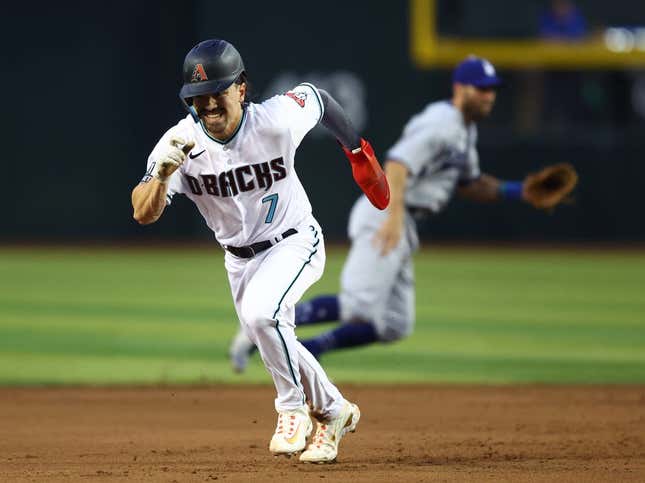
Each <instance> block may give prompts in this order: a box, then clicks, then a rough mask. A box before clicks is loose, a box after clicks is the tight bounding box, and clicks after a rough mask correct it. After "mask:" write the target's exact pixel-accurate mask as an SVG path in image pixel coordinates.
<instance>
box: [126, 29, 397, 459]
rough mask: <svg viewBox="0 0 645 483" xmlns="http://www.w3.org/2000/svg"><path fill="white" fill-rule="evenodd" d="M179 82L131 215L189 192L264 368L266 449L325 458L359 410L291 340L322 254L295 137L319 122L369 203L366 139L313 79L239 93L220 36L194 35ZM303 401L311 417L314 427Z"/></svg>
mask: <svg viewBox="0 0 645 483" xmlns="http://www.w3.org/2000/svg"><path fill="white" fill-rule="evenodd" d="M183 75H184V84H183V87H182V88H181V91H180V94H179V95H180V98H181V100H182V103H183V104H184V106H185V107H186V109H187V110H188V115H187V116H186V117H185V118H184V119H182V120H181V121H179V122H178V123H177V124H176V125H175V126H173V127H172V128H170V129H169V130H168V131H167V132H166V133H165V134H164V135H163V136H162V137H161V139H160V140H159V142H158V143H157V145H156V146H155V147H154V149H153V150H152V153H151V154H150V157H149V158H148V165H147V166H148V169H147V172H146V174H145V176H144V177H143V179H142V180H141V182H140V183H139V184H138V185H137V186H136V187H135V188H134V190H133V191H132V205H133V208H134V218H135V219H136V220H137V221H138V222H139V223H141V224H148V223H153V222H155V221H156V220H157V219H159V217H160V216H161V214H162V212H163V211H164V209H165V207H166V205H169V204H170V203H171V200H172V198H173V196H174V195H175V194H178V193H181V194H184V195H186V196H187V197H188V198H190V199H191V200H192V201H193V202H194V203H195V204H196V205H197V208H198V209H199V211H200V213H201V214H202V216H203V217H204V220H205V221H206V224H207V225H208V226H209V227H210V228H211V229H212V230H213V232H214V234H215V237H216V239H217V241H218V242H219V243H220V244H221V245H222V247H223V248H224V249H225V250H226V254H225V257H224V263H225V267H226V270H227V272H228V279H229V283H230V287H231V292H232V295H233V302H234V304H235V309H236V311H237V314H238V317H239V319H240V323H241V325H242V327H243V328H244V331H245V333H246V334H247V335H248V337H249V338H250V340H251V341H253V343H254V344H255V345H256V346H257V348H258V350H259V352H260V355H261V357H262V360H263V362H264V364H265V366H266V368H267V370H268V371H269V373H270V374H271V377H272V378H273V382H274V384H275V388H276V391H277V397H276V399H275V409H276V411H277V413H278V423H277V426H276V429H275V433H274V434H273V437H272V438H271V442H270V444H269V450H270V451H271V453H273V454H275V455H291V454H293V453H297V452H300V451H303V450H305V451H304V452H303V453H302V454H301V455H300V460H301V461H304V462H317V463H319V462H329V461H333V460H335V459H336V455H337V452H338V443H339V441H340V439H341V438H342V436H343V435H344V434H345V433H347V432H349V431H354V430H355V428H356V425H357V423H358V421H359V418H360V411H359V408H358V406H357V405H356V404H352V403H351V402H349V401H347V400H346V399H345V398H343V396H342V394H341V393H340V392H339V390H338V389H337V388H336V386H334V385H333V384H332V383H331V382H330V381H329V379H328V378H327V375H326V374H325V371H324V370H323V368H322V367H321V366H320V364H319V363H318V361H317V360H316V358H315V357H314V356H312V355H311V353H309V351H307V349H306V348H305V347H304V346H303V345H302V344H300V342H298V341H297V340H296V335H295V331H294V329H295V323H294V316H295V305H296V302H298V300H299V299H300V297H301V296H302V294H303V293H304V291H305V290H306V289H307V288H308V287H309V286H310V285H312V284H313V283H314V282H315V281H317V280H318V279H319V278H320V276H321V275H322V272H323V266H324V264H325V245H324V240H323V234H322V229H321V228H320V226H319V224H318V222H317V221H316V219H315V218H314V217H313V215H312V210H311V205H310V203H309V200H308V198H307V195H306V193H305V190H304V188H303V186H302V184H301V183H300V180H299V179H298V176H297V175H296V172H295V169H294V156H295V152H296V149H297V147H298V145H299V144H300V142H301V140H302V139H303V137H304V136H305V134H307V132H308V131H309V130H310V129H312V128H313V127H314V126H315V125H316V124H317V123H318V122H321V123H322V124H323V125H324V126H326V127H327V128H328V129H329V130H330V131H331V132H332V134H334V135H335V136H336V137H337V138H338V140H339V141H340V142H341V144H342V146H343V148H344V150H345V153H346V154H347V156H348V158H349V160H350V162H351V164H352V172H353V175H354V178H355V180H356V182H357V183H358V184H359V186H360V187H361V189H362V190H363V191H364V192H365V193H366V196H367V197H368V198H369V199H370V200H371V202H372V203H374V205H375V206H376V207H377V211H378V210H379V209H380V210H382V209H384V208H386V206H387V204H388V201H389V189H388V184H387V181H386V178H385V175H384V173H383V171H382V170H381V168H380V166H379V164H378V161H377V159H376V157H375V156H374V153H373V151H372V149H371V147H370V145H369V143H368V142H367V141H365V140H364V139H361V138H360V137H359V136H358V134H357V133H356V131H355V130H354V128H353V127H352V125H351V124H350V122H349V121H348V119H347V117H346V116H345V113H344V112H343V110H342V109H341V108H340V106H339V105H338V104H337V103H336V101H335V100H334V99H332V98H331V97H330V96H329V94H328V93H327V92H325V91H323V90H318V89H317V88H316V87H314V86H313V85H311V84H300V85H298V86H295V87H294V88H293V89H292V90H291V91H289V92H287V93H285V94H283V95H278V96H275V97H272V98H270V99H268V100H266V101H264V102H262V103H260V104H255V103H251V102H247V101H246V95H247V82H246V80H247V75H246V72H245V68H244V64H243V62H242V58H241V56H240V54H239V53H238V51H237V50H236V49H235V47H233V45H231V44H230V43H228V42H226V41H224V40H217V39H213V40H206V41H204V42H201V43H199V44H197V45H196V46H195V47H194V48H193V49H192V50H190V52H189V53H188V55H187V56H186V59H185V61H184V69H183ZM309 408H311V410H312V414H315V415H316V416H317V417H318V419H317V427H316V431H315V434H314V436H313V438H312V440H311V443H310V444H309V445H308V446H307V442H306V440H307V437H308V436H310V434H311V433H312V430H313V424H312V421H311V419H310V413H309Z"/></svg>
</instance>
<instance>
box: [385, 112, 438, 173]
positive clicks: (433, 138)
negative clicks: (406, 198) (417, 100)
mask: <svg viewBox="0 0 645 483" xmlns="http://www.w3.org/2000/svg"><path fill="white" fill-rule="evenodd" d="M415 121H416V120H414V119H413V120H412V121H410V122H409V123H408V124H407V125H406V127H405V128H404V129H403V134H402V135H401V137H400V138H399V139H398V141H397V142H396V143H394V146H392V147H391V148H390V149H389V151H388V152H387V154H386V158H387V159H389V160H392V161H398V162H400V163H402V164H403V165H405V166H406V167H407V168H408V169H409V170H410V173H411V174H412V175H413V176H417V175H418V174H419V173H420V172H421V171H422V170H423V169H424V167H425V166H427V165H428V164H429V163H430V161H432V159H433V158H434V157H435V156H436V155H437V154H439V153H440V152H441V150H442V149H443V144H444V142H443V136H442V135H441V133H440V132H438V130H436V129H432V127H429V126H425V125H423V124H422V123H420V122H415Z"/></svg>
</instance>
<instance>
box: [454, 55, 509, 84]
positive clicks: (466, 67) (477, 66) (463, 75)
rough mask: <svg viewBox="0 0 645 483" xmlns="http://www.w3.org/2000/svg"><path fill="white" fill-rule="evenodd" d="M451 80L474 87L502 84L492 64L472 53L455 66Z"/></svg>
mask: <svg viewBox="0 0 645 483" xmlns="http://www.w3.org/2000/svg"><path fill="white" fill-rule="evenodd" d="M452 81H453V82H458V83H460V84H469V85H473V86H475V87H499V86H500V85H502V84H503V81H502V79H501V77H498V76H497V73H496V72H495V67H493V64H491V63H490V62H488V61H487V60H486V59H482V58H481V57H476V56H474V55H470V56H468V57H466V58H465V59H464V60H463V61H461V63H460V64H459V65H458V66H457V67H455V70H454V71H453V73H452Z"/></svg>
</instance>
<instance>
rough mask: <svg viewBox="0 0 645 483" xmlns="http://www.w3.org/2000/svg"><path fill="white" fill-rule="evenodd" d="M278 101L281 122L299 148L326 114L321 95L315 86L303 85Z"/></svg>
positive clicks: (278, 98)
mask: <svg viewBox="0 0 645 483" xmlns="http://www.w3.org/2000/svg"><path fill="white" fill-rule="evenodd" d="M277 100H278V105H279V108H280V111H281V112H280V119H281V122H283V123H285V127H286V128H287V129H288V130H289V132H290V133H291V139H292V141H293V143H294V145H295V146H298V145H300V143H301V142H302V139H303V138H304V137H305V134H307V133H308V132H309V131H310V130H311V129H313V127H314V126H315V125H316V124H318V122H320V120H321V119H322V116H323V113H324V112H325V108H324V106H323V102H322V99H321V98H320V93H319V92H318V89H317V88H316V87H315V86H314V85H313V84H309V83H303V84H299V85H297V86H296V87H294V88H293V89H291V90H289V91H287V92H285V93H284V94H282V95H280V96H277Z"/></svg>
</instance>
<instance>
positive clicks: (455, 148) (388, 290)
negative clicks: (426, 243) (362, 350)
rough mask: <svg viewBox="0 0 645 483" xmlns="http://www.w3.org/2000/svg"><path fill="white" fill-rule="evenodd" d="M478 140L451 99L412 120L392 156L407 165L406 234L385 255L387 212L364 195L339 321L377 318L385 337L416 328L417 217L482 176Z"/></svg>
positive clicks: (352, 227) (354, 223) (354, 217)
mask: <svg viewBox="0 0 645 483" xmlns="http://www.w3.org/2000/svg"><path fill="white" fill-rule="evenodd" d="M476 142H477V127H476V125H475V124H474V123H470V124H469V125H466V124H465V123H464V119H463V115H462V113H461V111H459V110H458V109H456V108H455V107H454V106H453V105H452V104H451V103H450V102H449V101H440V102H434V103H431V104H429V105H428V106H427V107H426V108H425V109H424V110H423V111H422V112H421V113H419V114H416V115H415V116H413V117H412V118H411V119H410V121H408V123H407V124H406V126H405V128H404V129H403V134H402V135H401V137H400V139H399V140H398V141H397V142H396V143H395V144H394V146H392V148H391V149H390V150H389V151H388V152H387V156H386V159H388V160H392V161H396V162H399V163H401V164H404V165H405V166H406V167H407V168H408V170H409V176H408V180H407V188H406V194H405V204H406V207H407V210H406V215H405V228H404V234H403V236H402V237H401V241H400V242H399V244H398V245H397V246H396V247H395V248H394V249H393V250H392V251H390V252H389V253H388V254H387V255H386V256H382V255H381V254H380V251H379V249H378V248H376V247H374V245H373V244H372V240H373V238H374V235H375V233H376V232H377V231H378V229H379V228H380V227H381V225H382V224H383V222H384V221H385V219H386V218H387V216H388V213H387V211H379V210H378V209H376V208H374V207H373V206H372V205H371V204H370V202H369V201H368V200H367V198H366V197H365V196H361V197H360V198H359V199H358V200H357V201H356V203H355V204H354V207H353V208H352V211H351V214H350V219H349V228H348V231H349V237H350V239H351V241H352V245H351V248H350V251H349V255H348V258H347V261H346V262H345V265H344V267H343V272H342V275H341V293H340V295H339V298H340V309H341V314H340V319H341V320H343V321H346V322H350V321H357V320H365V321H372V322H373V323H374V325H375V327H376V330H377V333H378V336H379V339H380V340H382V341H393V340H397V339H400V338H402V337H405V336H407V335H409V334H410V333H411V332H412V328H413V324H414V271H413V266H412V254H413V253H414V251H415V250H416V249H417V248H418V246H419V237H418V234H417V227H416V221H417V220H419V219H422V218H425V217H426V215H429V214H432V213H438V212H440V211H441V210H443V209H444V207H445V206H446V205H447V204H448V201H449V200H450V198H451V197H452V196H453V193H454V192H455V189H456V187H457V185H458V184H467V183H469V182H470V181H473V180H475V179H477V178H478V177H479V176H480V171H479V156H478V154H477V149H476V147H475V145H476Z"/></svg>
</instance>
